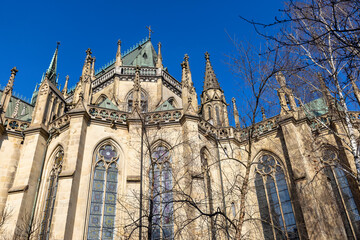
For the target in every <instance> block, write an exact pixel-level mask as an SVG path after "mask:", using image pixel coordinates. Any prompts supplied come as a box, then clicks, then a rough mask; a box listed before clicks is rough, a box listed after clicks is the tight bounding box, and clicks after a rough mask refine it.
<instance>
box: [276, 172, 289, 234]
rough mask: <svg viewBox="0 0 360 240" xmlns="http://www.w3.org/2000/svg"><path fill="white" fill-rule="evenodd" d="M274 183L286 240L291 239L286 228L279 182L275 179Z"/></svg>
mask: <svg viewBox="0 0 360 240" xmlns="http://www.w3.org/2000/svg"><path fill="white" fill-rule="evenodd" d="M273 181H274V185H275V189H276V195H277V198H278V202H279V207H280V212H281V218H282V220H283V225H284V231H285V235H286V239H289V236H288V232H287V228H286V222H285V217H284V212H283V208H282V203H281V199H280V195H279V189H278V185H277V181H276V177H273Z"/></svg>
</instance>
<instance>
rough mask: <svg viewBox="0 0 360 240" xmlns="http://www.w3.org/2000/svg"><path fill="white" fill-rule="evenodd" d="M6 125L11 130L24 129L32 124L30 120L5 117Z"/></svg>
mask: <svg viewBox="0 0 360 240" xmlns="http://www.w3.org/2000/svg"><path fill="white" fill-rule="evenodd" d="M4 126H5V128H6V130H9V131H20V132H21V131H24V130H25V129H27V128H28V127H29V126H30V122H26V121H21V120H18V119H14V118H5V121H4Z"/></svg>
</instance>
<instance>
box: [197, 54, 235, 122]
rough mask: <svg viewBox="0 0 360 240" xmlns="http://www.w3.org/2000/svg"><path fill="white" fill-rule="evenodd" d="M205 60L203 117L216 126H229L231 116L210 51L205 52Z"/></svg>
mask: <svg viewBox="0 0 360 240" xmlns="http://www.w3.org/2000/svg"><path fill="white" fill-rule="evenodd" d="M205 60H206V66H205V78H204V89H203V92H202V93H201V113H202V116H203V118H204V119H205V120H207V121H209V122H210V123H212V124H213V125H214V126H218V127H227V126H229V118H228V114H227V103H226V100H225V96H224V91H223V90H222V89H221V88H220V84H219V82H218V80H217V78H216V75H215V73H214V70H213V68H212V66H211V63H210V54H209V53H208V52H206V53H205Z"/></svg>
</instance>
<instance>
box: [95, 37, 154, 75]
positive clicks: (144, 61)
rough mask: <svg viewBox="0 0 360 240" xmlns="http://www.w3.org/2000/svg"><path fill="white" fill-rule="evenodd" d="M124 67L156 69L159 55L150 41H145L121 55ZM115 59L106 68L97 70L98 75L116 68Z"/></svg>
mask: <svg viewBox="0 0 360 240" xmlns="http://www.w3.org/2000/svg"><path fill="white" fill-rule="evenodd" d="M121 57H122V62H123V65H124V66H134V67H135V66H137V65H139V66H140V67H155V66H156V61H157V53H156V51H155V49H154V46H153V45H152V43H151V40H150V39H148V38H147V39H145V40H143V41H141V42H140V43H138V44H136V45H134V46H133V47H131V48H130V49H129V50H127V51H125V52H124V53H121ZM114 63H115V59H113V60H111V61H110V62H108V63H107V64H105V66H103V67H101V68H100V69H98V70H96V73H95V75H96V74H98V73H100V72H102V71H105V72H106V71H108V70H110V69H112V68H113V67H114Z"/></svg>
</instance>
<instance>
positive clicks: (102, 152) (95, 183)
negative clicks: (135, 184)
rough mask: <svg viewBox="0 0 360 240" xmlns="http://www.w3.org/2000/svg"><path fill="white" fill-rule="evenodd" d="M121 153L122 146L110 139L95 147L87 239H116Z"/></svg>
mask: <svg viewBox="0 0 360 240" xmlns="http://www.w3.org/2000/svg"><path fill="white" fill-rule="evenodd" d="M120 155H121V149H120V147H119V145H118V144H117V143H116V142H115V141H114V140H113V139H111V138H108V139H105V140H103V141H101V142H100V143H99V144H98V145H97V146H96V147H95V150H94V153H93V167H92V169H93V170H92V177H91V179H90V184H91V188H90V189H91V191H90V193H89V196H90V198H89V201H90V206H89V207H90V210H89V217H88V228H87V229H88V231H87V239H113V238H114V229H115V210H116V196H117V188H118V175H119V170H118V169H119V167H118V162H119V158H120Z"/></svg>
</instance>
